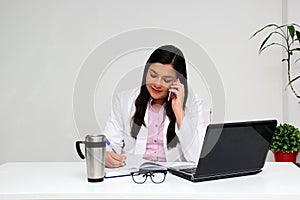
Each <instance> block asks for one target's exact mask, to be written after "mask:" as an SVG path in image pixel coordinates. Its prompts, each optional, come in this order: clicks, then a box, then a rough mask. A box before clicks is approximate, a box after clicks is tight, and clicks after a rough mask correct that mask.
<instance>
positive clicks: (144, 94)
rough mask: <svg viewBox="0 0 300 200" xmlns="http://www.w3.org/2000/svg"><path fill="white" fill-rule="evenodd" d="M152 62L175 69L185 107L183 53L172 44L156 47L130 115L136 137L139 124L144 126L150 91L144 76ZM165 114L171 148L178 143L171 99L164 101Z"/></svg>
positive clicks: (135, 136)
mask: <svg viewBox="0 0 300 200" xmlns="http://www.w3.org/2000/svg"><path fill="white" fill-rule="evenodd" d="M152 63H161V64H171V65H172V66H173V67H174V69H175V70H176V75H177V78H179V80H180V82H181V83H182V84H183V85H184V91H185V95H184V102H183V109H184V108H185V104H186V99H187V95H188V87H187V72H186V63H185V59H184V56H183V53H182V52H181V51H180V50H179V49H178V48H176V47H174V46H172V45H165V46H161V47H159V48H157V49H156V50H155V51H154V52H153V53H152V54H151V55H150V57H149V59H148V61H147V63H146V65H145V69H144V74H143V79H142V85H141V88H140V94H139V95H138V97H137V99H136V100H135V108H136V111H135V114H134V115H133V117H132V121H131V132H130V134H131V136H132V137H133V138H135V139H136V138H137V135H138V133H139V131H140V129H141V126H142V125H143V126H146V124H145V121H144V117H145V113H146V110H147V104H148V101H149V99H150V93H149V92H148V90H147V88H146V76H147V73H148V70H149V67H150V65H151V64H152ZM166 114H167V116H168V118H169V120H170V123H169V126H168V130H167V147H168V149H170V148H173V147H175V146H176V145H177V143H178V137H177V136H176V132H175V126H176V117H175V114H174V112H173V109H172V101H167V102H166Z"/></svg>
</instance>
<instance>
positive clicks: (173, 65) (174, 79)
mask: <svg viewBox="0 0 300 200" xmlns="http://www.w3.org/2000/svg"><path fill="white" fill-rule="evenodd" d="M105 134H106V137H107V138H108V140H109V141H110V143H111V146H112V147H114V149H116V148H118V149H120V151H119V152H118V153H119V154H118V153H116V151H111V150H109V149H110V148H109V147H108V151H107V152H106V159H105V161H106V162H105V165H106V167H110V168H113V167H120V166H123V165H124V162H125V160H126V156H125V155H121V153H133V154H143V158H144V159H148V160H151V161H168V162H171V161H189V162H197V161H198V158H199V155H200V151H201V147H202V143H203V139H204V134H205V124H204V119H203V116H202V102H201V101H200V100H199V99H197V98H196V96H194V95H192V94H191V93H188V86H187V72H186V63H185V59H184V56H183V54H182V52H181V51H180V50H179V49H178V48H176V47H174V46H172V45H165V46H162V47H159V48H158V49H156V50H155V51H154V52H153V53H152V54H151V55H150V57H149V59H148V61H147V63H146V65H145V69H144V74H143V79H142V85H141V87H140V89H139V91H138V90H130V91H126V92H122V93H120V94H118V95H117V96H116V98H115V99H114V102H113V109H112V112H111V116H110V118H109V120H108V122H107V124H106V127H105Z"/></svg>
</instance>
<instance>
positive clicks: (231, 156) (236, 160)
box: [169, 120, 277, 182]
mask: <svg viewBox="0 0 300 200" xmlns="http://www.w3.org/2000/svg"><path fill="white" fill-rule="evenodd" d="M276 125H277V121H276V120H261V121H248V122H235V123H222V124H210V125H208V127H207V129H206V135H205V139H204V143H203V147H202V151H201V155H200V158H199V161H198V164H197V166H193V167H188V168H187V167H182V166H178V167H169V172H170V173H172V174H174V175H177V176H180V177H182V178H185V179H187V180H190V181H193V182H199V181H207V180H214V179H221V178H229V177H236V176H243V175H251V174H257V173H259V172H261V171H262V168H263V166H264V163H265V160H266V156H267V153H268V150H269V146H270V143H271V140H272V137H273V134H274V131H275V128H276Z"/></svg>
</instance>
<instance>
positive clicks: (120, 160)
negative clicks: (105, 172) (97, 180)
mask: <svg viewBox="0 0 300 200" xmlns="http://www.w3.org/2000/svg"><path fill="white" fill-rule="evenodd" d="M125 160H126V156H124V155H120V154H116V153H115V152H113V151H107V152H106V155H105V167H107V168H117V167H123V166H124V162H125Z"/></svg>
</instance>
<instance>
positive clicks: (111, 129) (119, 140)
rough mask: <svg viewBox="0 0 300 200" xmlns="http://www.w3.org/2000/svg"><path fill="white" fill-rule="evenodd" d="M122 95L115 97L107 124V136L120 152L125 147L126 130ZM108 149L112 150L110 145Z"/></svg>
mask: <svg viewBox="0 0 300 200" xmlns="http://www.w3.org/2000/svg"><path fill="white" fill-rule="evenodd" d="M121 103H122V101H121V97H120V95H119V94H118V95H116V96H115V97H114V99H113V103H112V108H111V113H110V116H109V119H108V121H107V122H106V125H105V131H104V133H105V136H106V137H107V139H108V140H109V141H110V143H111V146H113V148H114V150H116V151H117V152H118V153H120V152H121V149H122V148H123V146H124V145H123V142H124V139H123V132H124V121H123V119H122V116H123V113H122V109H121V107H122V105H121ZM107 151H111V148H110V146H108V147H107Z"/></svg>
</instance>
